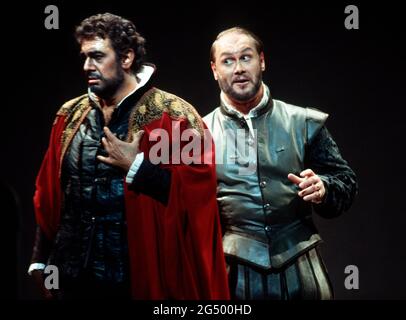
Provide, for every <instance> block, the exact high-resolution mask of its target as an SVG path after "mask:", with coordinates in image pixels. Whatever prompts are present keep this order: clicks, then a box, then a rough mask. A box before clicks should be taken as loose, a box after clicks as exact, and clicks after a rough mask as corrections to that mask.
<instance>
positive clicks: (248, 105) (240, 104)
mask: <svg viewBox="0 0 406 320" xmlns="http://www.w3.org/2000/svg"><path fill="white" fill-rule="evenodd" d="M263 95H264V88H263V86H262V85H261V86H260V88H259V90H258V92H257V93H256V95H255V96H254V97H253V98H252V99H250V100H247V101H238V100H234V99H233V98H231V97H229V96H227V95H226V94H225V95H224V99H225V100H226V102H227V103H228V104H229V105H231V106H232V107H233V108H234V109H236V110H237V111H239V112H241V113H242V114H248V113H249V112H250V111H251V110H252V109H253V108H255V107H256V106H257V105H258V104H259V102H260V101H261V99H262V96H263Z"/></svg>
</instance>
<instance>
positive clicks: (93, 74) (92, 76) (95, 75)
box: [86, 71, 103, 79]
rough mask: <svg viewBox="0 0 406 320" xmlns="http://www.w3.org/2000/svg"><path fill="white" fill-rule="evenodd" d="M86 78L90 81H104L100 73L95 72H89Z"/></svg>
mask: <svg viewBox="0 0 406 320" xmlns="http://www.w3.org/2000/svg"><path fill="white" fill-rule="evenodd" d="M86 77H87V78H88V79H103V77H102V76H101V74H99V73H98V72H95V71H91V72H87V73H86Z"/></svg>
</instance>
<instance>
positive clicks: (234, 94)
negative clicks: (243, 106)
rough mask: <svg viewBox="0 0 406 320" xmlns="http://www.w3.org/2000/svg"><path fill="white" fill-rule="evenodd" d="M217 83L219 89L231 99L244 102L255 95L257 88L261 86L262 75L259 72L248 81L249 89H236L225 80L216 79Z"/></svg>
mask: <svg viewBox="0 0 406 320" xmlns="http://www.w3.org/2000/svg"><path fill="white" fill-rule="evenodd" d="M218 84H219V87H220V89H221V90H222V91H223V92H224V93H225V94H226V95H227V96H229V97H231V98H232V99H233V100H236V101H239V102H245V101H249V100H251V99H252V98H254V97H255V95H256V94H257V92H258V90H259V88H260V87H261V84H262V75H261V74H259V75H258V76H257V77H255V79H253V80H252V81H250V83H249V84H248V85H250V86H251V88H250V89H248V90H247V89H245V90H241V91H236V90H235V89H234V88H233V85H232V84H231V85H230V84H229V83H228V82H227V81H226V80H220V79H219V80H218Z"/></svg>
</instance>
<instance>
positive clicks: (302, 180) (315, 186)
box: [288, 169, 326, 204]
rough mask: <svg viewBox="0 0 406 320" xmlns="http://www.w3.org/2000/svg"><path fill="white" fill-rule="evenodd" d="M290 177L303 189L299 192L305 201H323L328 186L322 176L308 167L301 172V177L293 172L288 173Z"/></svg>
mask: <svg viewBox="0 0 406 320" xmlns="http://www.w3.org/2000/svg"><path fill="white" fill-rule="evenodd" d="M288 179H289V180H290V181H292V182H293V183H294V184H296V185H298V186H299V188H300V189H302V190H301V191H299V192H298V195H299V197H301V198H303V200H304V201H311V202H313V203H316V204H318V203H321V202H322V201H323V199H324V196H325V194H326V188H325V187H324V183H323V181H322V180H321V179H320V177H319V176H318V175H317V174H315V173H314V172H313V170H311V169H306V170H304V171H302V172H301V173H300V177H298V176H296V175H294V174H293V173H289V174H288Z"/></svg>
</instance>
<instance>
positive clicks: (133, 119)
mask: <svg viewBox="0 0 406 320" xmlns="http://www.w3.org/2000/svg"><path fill="white" fill-rule="evenodd" d="M163 114H167V115H168V116H169V117H170V118H171V119H173V120H184V121H186V122H187V126H188V128H193V129H196V130H197V131H198V132H199V133H200V134H201V135H203V131H204V123H203V120H202V118H201V117H200V115H199V113H198V112H197V111H196V109H195V108H194V107H193V106H192V105H191V104H190V103H189V102H187V101H185V100H184V99H182V98H180V97H178V96H176V95H174V94H172V93H169V92H166V91H163V90H160V89H158V88H155V87H154V88H151V89H150V90H148V91H147V92H146V93H145V94H144V95H143V96H142V97H141V99H140V100H139V101H138V103H137V104H136V106H135V108H134V109H133V111H132V112H131V115H130V122H129V128H128V130H129V137H131V136H132V135H131V134H132V133H134V132H137V131H139V130H141V129H142V128H143V127H145V126H148V125H150V124H151V123H152V122H154V121H156V120H159V119H161V118H162V116H163Z"/></svg>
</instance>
